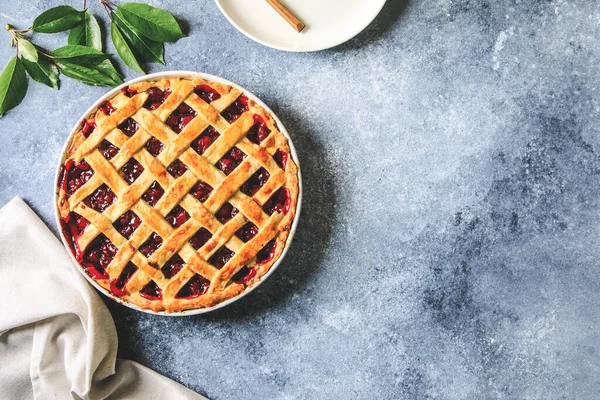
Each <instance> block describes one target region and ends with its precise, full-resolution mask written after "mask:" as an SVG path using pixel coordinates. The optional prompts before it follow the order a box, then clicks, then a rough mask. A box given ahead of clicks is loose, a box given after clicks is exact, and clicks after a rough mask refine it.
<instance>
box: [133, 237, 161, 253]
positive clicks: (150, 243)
mask: <svg viewBox="0 0 600 400" xmlns="http://www.w3.org/2000/svg"><path fill="white" fill-rule="evenodd" d="M162 242H163V240H162V238H161V237H160V236H158V235H157V234H156V232H152V235H150V237H149V238H148V240H146V241H145V242H144V244H142V245H141V246H140V248H139V249H138V250H139V251H140V253H142V254H143V255H145V256H146V257H150V256H151V255H152V253H154V252H155V251H156V250H158V248H159V247H160V246H161V245H162Z"/></svg>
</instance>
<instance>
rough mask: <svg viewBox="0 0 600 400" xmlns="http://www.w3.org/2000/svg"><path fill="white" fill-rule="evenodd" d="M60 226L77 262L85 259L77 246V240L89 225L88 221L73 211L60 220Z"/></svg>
mask: <svg viewBox="0 0 600 400" xmlns="http://www.w3.org/2000/svg"><path fill="white" fill-rule="evenodd" d="M60 225H61V228H62V232H63V235H64V237H65V238H66V239H67V241H68V243H69V247H70V248H71V251H72V252H73V255H74V256H75V258H76V259H77V261H81V260H82V258H83V253H82V251H81V249H80V248H79V246H78V245H77V240H78V239H79V237H80V236H81V234H82V233H83V231H84V230H85V227H86V226H88V225H89V222H88V220H87V219H85V218H84V217H82V216H81V215H79V214H77V213H76V212H73V211H71V212H70V213H69V215H67V216H66V217H65V218H63V219H61V220H60Z"/></svg>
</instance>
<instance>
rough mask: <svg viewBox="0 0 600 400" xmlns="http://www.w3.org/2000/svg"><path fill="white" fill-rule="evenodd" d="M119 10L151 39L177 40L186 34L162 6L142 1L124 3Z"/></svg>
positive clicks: (132, 24)
mask: <svg viewBox="0 0 600 400" xmlns="http://www.w3.org/2000/svg"><path fill="white" fill-rule="evenodd" d="M117 10H119V11H120V12H121V15H122V16H123V18H125V20H127V22H129V23H130V24H131V26H132V27H133V28H134V29H135V30H136V31H138V32H139V33H140V34H142V35H144V36H145V37H147V38H148V39H150V40H154V41H157V42H176V41H177V40H179V39H181V38H182V37H183V36H184V35H183V33H182V32H181V28H180V27H179V24H178V23H177V21H175V18H173V16H172V15H171V14H169V13H168V12H166V11H165V10H161V9H160V8H156V7H152V6H149V5H147V4H141V3H123V4H121V5H119V6H118V7H117Z"/></svg>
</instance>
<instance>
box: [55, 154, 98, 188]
mask: <svg viewBox="0 0 600 400" xmlns="http://www.w3.org/2000/svg"><path fill="white" fill-rule="evenodd" d="M93 175H94V170H93V169H92V167H90V165H89V164H88V163H87V161H85V160H82V161H81V162H80V163H79V164H77V163H75V161H74V160H68V161H67V162H66V163H65V165H64V167H63V169H62V171H61V177H60V183H59V184H60V187H61V188H62V189H63V190H64V191H65V192H67V195H68V196H71V195H72V194H73V193H75V192H76V191H77V190H78V189H79V188H80V187H82V186H83V185H84V184H85V183H86V182H87V181H89V180H90V178H91V177H92V176H93Z"/></svg>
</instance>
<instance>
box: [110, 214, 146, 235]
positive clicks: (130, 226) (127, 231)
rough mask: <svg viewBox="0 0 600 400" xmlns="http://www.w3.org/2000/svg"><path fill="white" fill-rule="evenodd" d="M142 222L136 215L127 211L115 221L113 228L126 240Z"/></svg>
mask: <svg viewBox="0 0 600 400" xmlns="http://www.w3.org/2000/svg"><path fill="white" fill-rule="evenodd" d="M141 223H142V220H141V219H140V217H138V216H137V214H136V213H134V212H133V211H131V210H129V211H127V212H126V213H125V214H123V215H121V216H120V217H119V219H117V220H116V221H115V222H114V223H113V226H114V227H115V229H116V230H117V232H119V233H120V234H121V235H123V236H125V237H126V238H127V239H130V238H131V235H133V232H135V230H136V229H137V228H138V226H140V225H141Z"/></svg>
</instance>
